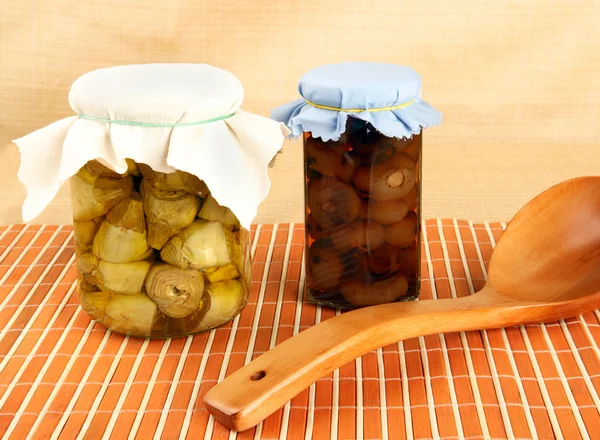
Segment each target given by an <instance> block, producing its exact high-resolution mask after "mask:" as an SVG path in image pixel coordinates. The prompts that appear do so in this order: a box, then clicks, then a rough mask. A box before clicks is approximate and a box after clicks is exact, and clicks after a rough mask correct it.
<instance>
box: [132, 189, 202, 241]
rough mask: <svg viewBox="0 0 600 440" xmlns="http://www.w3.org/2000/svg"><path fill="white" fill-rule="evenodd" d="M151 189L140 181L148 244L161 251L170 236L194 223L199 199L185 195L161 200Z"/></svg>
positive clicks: (191, 195)
mask: <svg viewBox="0 0 600 440" xmlns="http://www.w3.org/2000/svg"><path fill="white" fill-rule="evenodd" d="M152 189H153V188H152V185H151V184H150V182H148V180H146V179H142V183H141V186H140V191H141V194H142V197H143V199H144V212H145V213H146V217H147V218H146V221H147V223H148V244H149V245H150V247H153V248H154V249H161V248H162V247H163V246H164V245H165V243H166V242H167V241H168V240H169V239H170V238H171V237H172V236H174V235H175V234H177V233H178V232H179V231H180V230H181V229H183V228H185V227H186V226H189V225H190V224H191V223H192V222H193V221H194V219H195V218H196V214H198V210H199V209H200V198H199V197H197V196H195V195H193V194H187V193H185V194H183V195H182V196H180V197H178V198H169V199H161V198H160V197H157V196H156V195H155V193H154V192H153V191H152Z"/></svg>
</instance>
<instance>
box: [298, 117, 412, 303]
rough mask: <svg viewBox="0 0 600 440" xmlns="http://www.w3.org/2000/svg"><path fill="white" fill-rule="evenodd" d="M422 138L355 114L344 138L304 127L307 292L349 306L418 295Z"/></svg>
mask: <svg viewBox="0 0 600 440" xmlns="http://www.w3.org/2000/svg"><path fill="white" fill-rule="evenodd" d="M421 139H422V132H421V133H419V134H417V135H413V136H412V137H410V138H403V139H395V138H388V137H386V136H384V135H382V134H381V133H379V132H378V131H377V130H375V129H374V127H373V126H372V125H371V124H369V123H367V122H364V121H361V120H358V119H353V118H348V123H347V126H346V131H345V133H344V134H343V135H342V136H341V138H340V140H339V141H328V142H323V141H322V140H321V139H319V138H315V137H313V136H312V135H311V134H310V133H305V135H304V158H305V175H306V191H305V194H306V223H305V224H306V249H307V251H306V259H305V261H306V273H307V281H306V292H307V295H308V298H309V299H311V300H312V301H315V302H318V303H321V304H325V305H331V306H336V307H343V308H351V307H361V306H368V305H376V304H383V303H388V302H393V301H401V300H409V299H414V298H416V297H417V296H418V292H419V272H420V255H419V254H420V234H419V232H420V221H421V215H420V212H421V197H420V192H421V191H420V189H421V186H420V181H421V176H420V173H421V166H420V157H421Z"/></svg>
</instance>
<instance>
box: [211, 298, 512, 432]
mask: <svg viewBox="0 0 600 440" xmlns="http://www.w3.org/2000/svg"><path fill="white" fill-rule="evenodd" d="M506 308H510V306H506V307H503V306H497V307H493V308H490V307H489V306H488V305H486V303H485V301H481V300H480V295H474V296H471V297H464V298H458V299H443V300H435V301H418V302H404V303H393V304H384V305H381V306H375V307H366V308H363V309H359V310H355V311H352V312H348V313H344V314H342V315H340V316H336V317H334V318H331V319H328V320H326V321H324V322H323V323H321V324H318V325H316V326H314V327H311V328H309V329H307V330H305V331H303V332H301V333H299V334H298V335H297V336H294V337H293V338H291V339H288V340H287V341H285V342H283V343H282V344H280V345H278V346H276V347H275V348H273V349H272V350H270V351H268V352H267V353H265V354H263V355H262V356H260V357H258V358H257V359H255V360H254V361H253V362H251V363H249V364H248V365H246V366H245V367H242V368H241V369H240V370H238V371H236V372H235V373H233V374H232V375H231V376H230V377H228V378H227V379H225V380H224V381H222V382H221V383H219V384H217V385H216V386H215V387H214V388H212V389H211V390H210V391H209V392H208V393H207V394H206V396H205V398H204V402H205V404H206V406H207V407H208V410H209V411H210V412H211V413H212V414H213V415H214V416H215V418H216V419H217V420H219V421H220V422H221V423H222V424H223V425H225V426H227V427H228V428H230V429H235V430H237V431H244V430H246V429H249V428H251V427H253V426H255V425H256V424H258V423H259V422H260V421H261V420H263V419H265V418H266V417H267V416H269V415H270V414H271V413H273V412H274V411H276V410H277V409H278V408H279V407H281V406H282V405H284V404H285V403H286V402H287V401H288V400H290V399H291V398H292V397H294V396H295V395H296V394H298V393H299V392H300V391H302V390H303V389H305V388H307V387H308V386H309V385H311V384H312V383H313V382H315V381H317V380H318V379H319V378H321V377H323V376H325V375H326V374H328V373H330V372H331V371H333V370H335V369H336V368H338V367H340V366H342V365H344V364H346V363H347V362H350V361H351V360H353V359H355V358H357V357H359V356H361V355H363V354H365V353H368V352H370V351H372V350H375V349H377V348H380V347H383V346H385V345H388V344H391V343H394V342H397V341H400V340H404V339H408V338H412V337H416V336H423V335H428V334H435V333H443V332H452V331H458V330H472V329H478V328H488V327H491V326H494V325H495V326H502V325H504V324H505V322H501V320H502V319H505V320H506V319H507V317H508V316H509V314H506V313H498V311H499V309H506ZM490 324H492V325H490Z"/></svg>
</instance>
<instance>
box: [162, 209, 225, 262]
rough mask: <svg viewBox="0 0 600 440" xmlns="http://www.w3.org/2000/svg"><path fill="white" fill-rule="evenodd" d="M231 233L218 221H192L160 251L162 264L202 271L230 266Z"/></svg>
mask: <svg viewBox="0 0 600 440" xmlns="http://www.w3.org/2000/svg"><path fill="white" fill-rule="evenodd" d="M233 242H234V236H233V233H232V232H231V231H230V230H229V229H228V228H226V227H224V226H223V225H222V224H221V223H219V222H206V221H203V220H196V221H195V222H194V223H192V224H191V225H189V226H188V227H186V228H184V229H182V230H181V231H180V232H179V233H178V234H177V235H175V236H174V237H173V238H171V239H170V240H169V241H168V242H167V244H166V245H165V246H164V247H163V248H162V250H161V252H160V256H161V258H162V259H163V261H165V262H167V263H169V264H172V265H173V266H175V267H178V268H180V269H196V270H202V269H207V268H209V267H215V266H225V265H227V264H229V263H232V259H231V252H230V248H231V247H232V246H233Z"/></svg>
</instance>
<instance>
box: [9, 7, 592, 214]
mask: <svg viewBox="0 0 600 440" xmlns="http://www.w3.org/2000/svg"><path fill="white" fill-rule="evenodd" d="M346 60H365V61H367V60H369V61H386V62H393V63H400V64H408V65H411V66H413V67H414V68H415V69H416V70H417V71H419V72H420V74H421V75H422V78H423V82H424V96H425V98H426V99H427V100H428V101H430V102H431V103H432V104H434V105H435V106H436V107H438V108H439V109H440V110H442V111H443V113H444V116H445V119H444V124H443V126H442V127H440V128H435V129H431V130H429V131H428V132H427V134H426V136H425V168H424V173H425V176H424V191H425V210H424V212H425V215H426V216H427V217H438V216H450V217H462V218H469V219H471V220H481V219H485V220H505V219H508V218H510V217H511V216H512V214H513V213H514V211H515V210H516V209H517V208H518V207H519V206H521V205H522V204H523V203H524V202H525V201H526V200H527V199H529V198H530V197H532V196H533V195H535V194H536V193H538V192H540V191H541V190H543V189H545V188H546V187H548V186H549V185H551V184H553V183H556V182H558V181H560V180H563V179H566V178H569V177H572V176H576V175H582V174H591V173H595V174H597V173H598V171H599V170H600V161H599V158H600V152H599V144H600V124H599V122H598V121H600V81H598V78H599V77H600V2H599V1H598V0H527V1H522V0H506V1H497V0H451V1H448V0H428V1H422V0H403V1H397V0H329V1H323V0H302V1H299V0H293V1H281V0H279V1H275V0H255V1H242V0H220V1H214V0H212V1H208V0H195V1H191V0H169V1H164V0H146V1H141V0H133V1H127V2H123V1H117V0H104V1H95V0H94V1H92V0H79V1H72V0H0V103H1V104H0V197H1V198H2V200H3V203H4V205H3V209H2V210H0V223H4V224H8V223H14V222H18V221H19V220H20V217H19V215H20V204H21V201H22V199H23V196H24V190H23V188H22V187H21V185H20V184H19V183H18V182H17V179H16V170H17V166H18V153H17V152H16V148H15V147H14V146H13V145H8V143H9V141H10V140H11V139H13V138H15V137H18V136H21V135H24V134H26V133H28V132H30V131H32V130H34V129H36V128H39V127H41V126H44V125H46V124H48V123H50V122H52V121H54V120H56V119H59V118H62V117H65V116H67V115H71V114H72V111H71V110H70V109H69V106H68V104H67V93H68V89H69V86H70V84H71V83H72V82H73V80H75V79H76V78H77V77H78V76H79V75H81V74H83V73H85V72H87V71H89V70H92V69H96V68H100V67H105V66H111V65H115V64H126V63H144V62H206V63H211V64H214V65H217V66H219V67H223V68H225V69H228V70H230V71H232V72H233V73H234V74H235V75H237V76H238V77H239V78H240V80H241V81H242V83H243V84H244V86H245V89H246V100H245V104H244V108H245V109H246V110H249V111H253V112H257V113H260V114H264V115H268V112H269V109H271V108H273V107H274V106H276V105H278V104H281V103H284V102H287V101H289V100H291V99H294V98H296V97H297V92H296V83H297V80H298V78H299V76H300V75H301V74H302V73H303V72H305V71H306V70H308V69H310V68H312V67H314V66H317V65H320V64H324V63H331V62H339V61H346ZM285 148H286V150H285V153H284V154H283V155H282V156H281V157H280V158H279V160H278V162H277V167H276V168H274V169H273V170H272V171H271V176H272V181H273V188H272V192H271V195H270V197H269V199H268V200H267V201H266V202H265V203H264V204H263V205H262V206H261V210H260V213H259V217H258V218H257V220H258V221H261V222H274V221H300V220H301V219H302V205H303V198H302V197H303V196H302V168H301V167H302V159H301V154H300V145H299V144H298V143H297V142H296V143H293V142H290V143H288V144H287V145H286V147H285ZM69 220H70V213H69V202H68V197H67V191H66V190H65V191H63V192H61V194H60V195H59V197H58V198H57V200H56V201H55V203H54V204H53V205H52V207H51V208H49V209H48V211H47V212H46V213H45V215H43V216H42V217H40V218H39V219H38V221H39V222H47V223H66V222H69Z"/></svg>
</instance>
